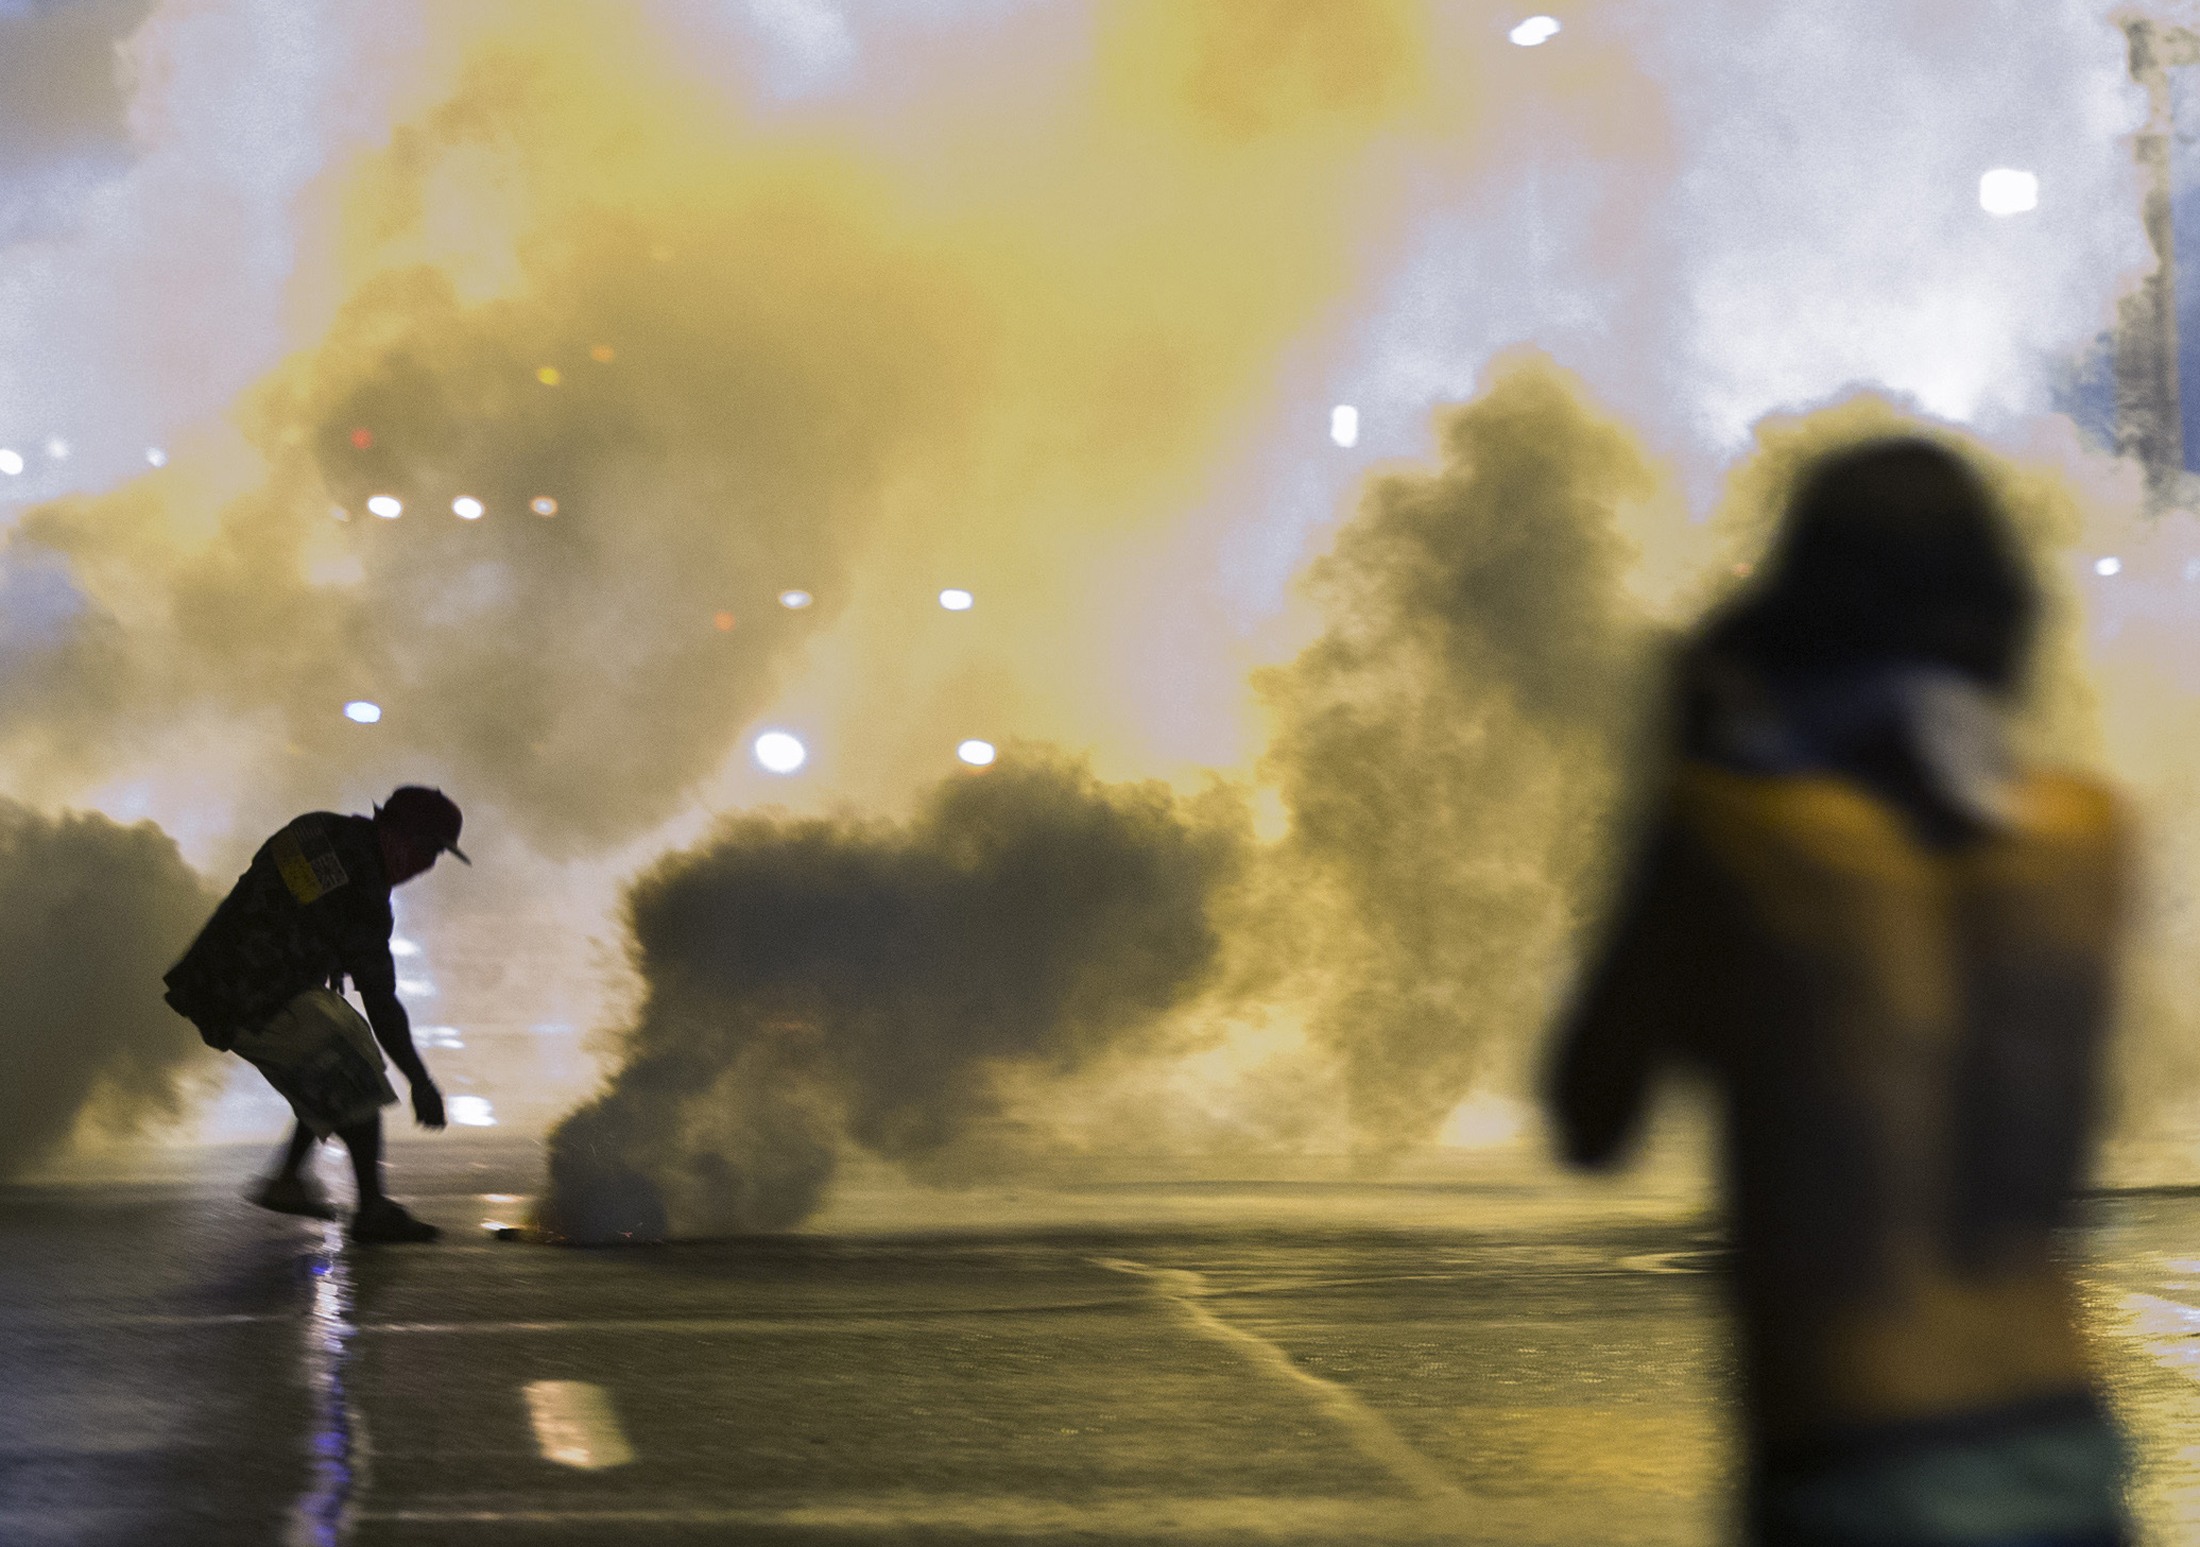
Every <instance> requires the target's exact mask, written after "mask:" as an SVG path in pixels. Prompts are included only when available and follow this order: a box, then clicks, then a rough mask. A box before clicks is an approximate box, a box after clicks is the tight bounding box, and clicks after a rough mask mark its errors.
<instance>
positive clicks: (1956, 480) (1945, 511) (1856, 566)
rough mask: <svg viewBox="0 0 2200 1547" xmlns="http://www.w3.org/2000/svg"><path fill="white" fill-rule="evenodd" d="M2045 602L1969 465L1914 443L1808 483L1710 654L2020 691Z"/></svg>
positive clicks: (1889, 443) (1778, 670) (1827, 466)
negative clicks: (1949, 671)
mask: <svg viewBox="0 0 2200 1547" xmlns="http://www.w3.org/2000/svg"><path fill="white" fill-rule="evenodd" d="M2038 615H2039V593H2038V590H2037V588H2036V587H2035V585H2034V583H2033V580H2032V576H2031V574H2030V573H2029V571H2028V570H2027V568H2026V565H2025V561H2024V558H2023V555H2022V553H2021V552H2020V551H2019V549H2018V546H2017V543H2016V540H2015V538H2014V536H2013V535H2012V534H2011V532H2010V530H2009V527H2008V522H2007V520H2006V518H2005V517H2004V516H2003V514H2002V512H2001V510H2000V508H1999V506H1998V505H1997V504H1996V503H1995V501H1994V498H1993V496H1992V495H1991V494H1990V493H1989V492H1988V491H1987V489H1986V486H1985V484H1984V482H1982V481H1981V479H1980V478H1979V475H1978V474H1977V473H1976V472H1975V471H1974V470H1973V469H1972V468H1971V467H1970V466H1969V464H1967V463H1966V462H1965V461H1964V460H1963V459H1962V458H1961V457H1959V456H1957V455H1956V454H1955V453H1953V452H1952V451H1949V450H1948V449H1947V448H1945V447H1943V446H1939V445H1936V444H1934V443H1933V442H1932V441H1929V440H1922V439H1917V438H1913V437H1905V438H1901V439H1889V440H1878V441H1870V442H1866V443H1865V444H1863V445H1860V446H1854V447H1851V448H1849V449H1848V450H1845V451H1838V452H1835V453H1833V454H1831V455H1829V456H1827V457H1826V458H1824V459H1823V460H1822V461H1820V462H1819V463H1818V464H1817V465H1816V466H1815V467H1813V468H1811V469H1810V471H1809V472H1808V474H1807V475H1806V476H1805V477H1804V479H1803V481H1802V484H1801V486H1800V487H1799V488H1798V490H1797V491H1796V495H1795V498H1794V501H1793V503H1792V504H1791V505H1790V506H1789V507H1788V513H1787V519H1786V521H1785V523H1784V524H1783V525H1782V527H1781V530H1780V534H1779V536H1778V537H1777V538H1776V539H1775V541H1774V543H1773V547H1772V552H1771V554H1770V556H1769V557H1768V558H1767V560H1766V562H1765V565H1764V567H1763V569H1762V570H1761V572H1760V574H1759V577H1758V580H1757V583H1756V584H1755V585H1754V586H1752V587H1751V588H1750V590H1749V591H1747V592H1745V593H1744V594H1743V595H1742V596H1741V597H1739V598H1738V599H1737V600H1736V601H1735V602H1734V603H1733V604H1732V605H1731V606H1729V607H1728V608H1726V609H1725V610H1724V611H1723V612H1722V613H1720V614H1719V615H1718V616H1716V617H1714V618H1713V619H1711V620H1710V622H1709V623H1708V624H1707V626H1706V628H1705V630H1704V635H1703V642H1704V643H1705V644H1707V645H1708V646H1710V647H1711V648H1713V649H1714V650H1717V651H1719V652H1721V653H1725V654H1730V655H1734V656H1738V657H1740V658H1742V659H1743V660H1745V661H1747V662H1749V663H1750V664H1752V665H1754V666H1757V667H1759V668H1761V669H1763V670H1766V671H1769V672H1772V673H1774V674H1779V675H1812V674H1817V673H1821V672H1838V671H1844V670H1850V669H1853V668H1856V667H1859V666H1866V665H1871V664H1874V663H1877V662H1882V661H1898V660H1899V661H1915V662H1919V663H1922V664H1929V665H1937V666H1945V667H1950V668H1953V669H1954V670H1956V671H1959V672H1962V673H1963V674H1964V675H1965V676H1968V677H1970V678H1971V679H1972V680H1974V681H1975V682H1977V683H1979V684H1980V685H1981V686H1983V687H1987V688H1990V689H1993V690H1996V691H2001V692H2006V691H2008V690H2010V689H2012V688H2014V687H2015V686H2016V685H2017V682H2018V679H2019V677H2020V676H2021V675H2022V672H2023V669H2024V664H2025V659H2026V656H2027V653H2028V651H2029V648H2030V645H2031V642H2032V634H2033V630H2034V628H2035V627H2036V625H2037V621H2038Z"/></svg>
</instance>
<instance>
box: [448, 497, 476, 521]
mask: <svg viewBox="0 0 2200 1547" xmlns="http://www.w3.org/2000/svg"><path fill="white" fill-rule="evenodd" d="M451 514H452V515H454V516H456V517H458V519H459V520H461V521H479V520H480V519H481V501H479V500H477V499H475V498H474V497H473V496H472V495H471V494H461V495H460V496H459V497H458V498H457V499H455V500H453V501H451Z"/></svg>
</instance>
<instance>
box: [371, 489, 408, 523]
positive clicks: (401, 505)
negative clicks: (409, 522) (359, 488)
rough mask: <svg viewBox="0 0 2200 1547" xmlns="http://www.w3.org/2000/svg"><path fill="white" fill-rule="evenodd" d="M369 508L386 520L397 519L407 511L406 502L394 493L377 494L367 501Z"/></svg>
mask: <svg viewBox="0 0 2200 1547" xmlns="http://www.w3.org/2000/svg"><path fill="white" fill-rule="evenodd" d="M367 509H369V510H371V511H373V512H374V513H375V514H376V515H378V516H380V517H381V518H382V519H383V520H385V521H395V520H396V519H397V518H398V517H399V516H401V515H403V514H404V513H405V502H404V501H403V500H401V499H399V498H398V497H397V496H396V495H394V494H377V495H375V496H374V497H373V498H372V499H370V500H368V501H367Z"/></svg>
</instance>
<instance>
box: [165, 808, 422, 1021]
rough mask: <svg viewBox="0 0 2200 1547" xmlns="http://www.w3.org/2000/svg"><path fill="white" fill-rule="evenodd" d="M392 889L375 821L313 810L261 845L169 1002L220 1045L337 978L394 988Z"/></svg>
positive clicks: (203, 933)
mask: <svg viewBox="0 0 2200 1547" xmlns="http://www.w3.org/2000/svg"><path fill="white" fill-rule="evenodd" d="M391 925H392V919H391V917H390V884H389V881H388V880H387V879H386V878H385V877H384V875H383V873H382V853H381V846H380V845H379V843H377V841H376V839H375V835H374V823H373V822H372V821H371V820H370V819H369V818H366V817H362V816H338V815H336V814H335V813H333V812H328V811H310V812H308V813H306V814H305V815H304V816H302V817H299V818H298V819H297V820H296V821H294V822H292V823H290V825H289V826H287V827H285V828H284V829H283V830H282V831H281V832H279V833H277V834H276V835H275V836H274V837H272V838H270V839H268V840H267V842H265V843H263V844H261V845H260V851H259V852H258V853H257V854H255V855H253V856H252V865H251V868H250V869H248V870H246V871H245V873H244V874H243V875H241V876H239V877H238V878H237V884H236V885H235V886H234V887H232V888H231V889H230V893H229V895H228V896H227V897H225V898H224V899H222V904H221V906H220V907H218V908H216V909H215V910H214V916H213V917H212V918H211V919H208V920H207V922H206V927H205V928H204V929H202V930H200V931H199V937H198V939H196V940H194V941H193V942H192V943H191V949H190V950H188V951H186V952H184V954H183V960H181V961H179V962H177V963H176V965H175V966H173V967H171V968H170V969H169V971H168V976H167V979H166V981H167V984H168V996H167V997H168V1003H169V1004H170V1005H172V1006H174V1007H175V1009H176V1010H177V1011H178V1012H179V1013H181V1014H183V1015H185V1016H188V1017H189V1018H190V1019H191V1021H192V1022H193V1023H194V1024H196V1025H197V1026H198V1028H199V1033H200V1035H201V1036H203V1037H205V1038H206V1040H207V1042H209V1043H210V1044H212V1045H213V1046H215V1047H218V1048H226V1047H228V1046H229V1045H230V1044H231V1043H232V1042H234V1041H235V1040H236V1036H237V1032H238V1031H239V1030H240V1029H241V1028H243V1027H245V1026H249V1025H251V1024H252V1023H253V1022H254V1021H257V1020H261V1019H263V1018H265V1017H266V1016H269V1015H272V1014H274V1013H275V1011H277V1010H279V1009H281V1008H282V1007H283V1006H284V1005H285V1004H288V1003H289V1002H290V1001H291V1000H292V999H293V998H295V997H296V996H297V995H299V994H301V993H303V992H304V991H305V990H307V989H309V988H320V987H324V986H325V985H327V983H328V982H329V980H330V979H331V978H332V977H334V976H335V975H336V974H338V973H342V974H344V975H345V976H347V977H349V978H350V979H351V980H352V982H353V983H354V984H356V985H357V986H358V988H359V990H360V992H362V993H371V992H374V991H376V990H381V991H383V992H390V991H393V990H394V989H395V988H396V986H397V969H396V967H395V965H394V964H393V963H392V962H391V961H390V929H391Z"/></svg>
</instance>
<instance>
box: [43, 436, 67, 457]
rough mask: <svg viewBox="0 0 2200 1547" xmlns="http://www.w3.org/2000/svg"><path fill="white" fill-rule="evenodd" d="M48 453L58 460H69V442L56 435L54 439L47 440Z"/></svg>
mask: <svg viewBox="0 0 2200 1547" xmlns="http://www.w3.org/2000/svg"><path fill="white" fill-rule="evenodd" d="M46 455H47V456H49V457H52V458H53V459H54V460H55V461H56V462H66V461H68V460H69V443H68V442H67V441H65V440H63V439H62V438H61V437H60V436H58V435H56V436H54V437H53V439H51V440H49V441H47V442H46Z"/></svg>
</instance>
